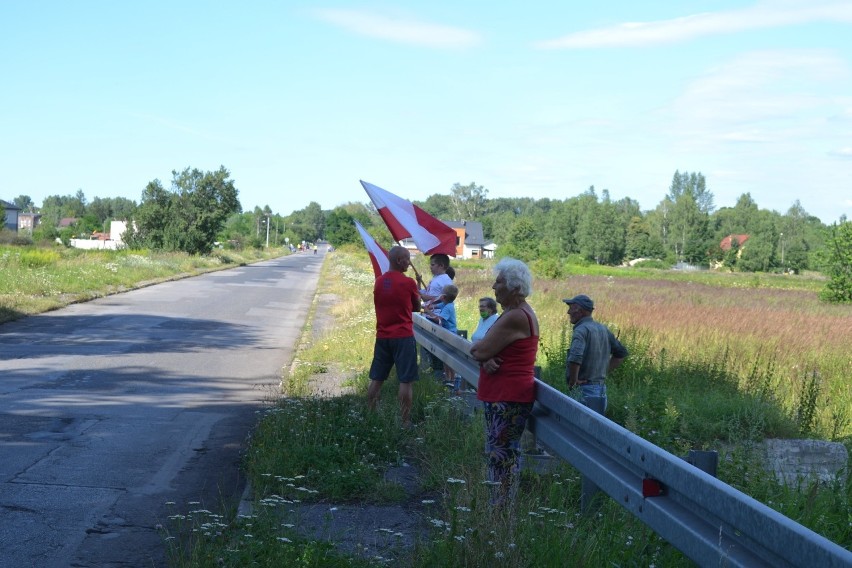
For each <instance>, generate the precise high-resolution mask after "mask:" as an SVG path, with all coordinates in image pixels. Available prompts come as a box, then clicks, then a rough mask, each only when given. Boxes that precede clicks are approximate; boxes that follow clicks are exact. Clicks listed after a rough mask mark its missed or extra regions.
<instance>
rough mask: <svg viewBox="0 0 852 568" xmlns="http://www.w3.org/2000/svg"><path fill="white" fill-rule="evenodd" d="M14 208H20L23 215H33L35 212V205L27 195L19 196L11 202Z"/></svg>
mask: <svg viewBox="0 0 852 568" xmlns="http://www.w3.org/2000/svg"><path fill="white" fill-rule="evenodd" d="M12 203H14V204H15V206H16V207H20V208H21V211H22V212H24V213H33V212H34V211H35V203H33V200H32V199H31V198H30V196H29V195H19V196H18V197H16V198H15V199H13V200H12Z"/></svg>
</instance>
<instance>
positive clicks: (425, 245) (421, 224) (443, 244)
mask: <svg viewBox="0 0 852 568" xmlns="http://www.w3.org/2000/svg"><path fill="white" fill-rule="evenodd" d="M361 185H362V186H364V190H365V191H366V192H367V195H369V196H370V199H371V200H372V201H373V204H374V205H375V206H376V209H378V211H379V215H381V217H382V219H383V220H384V222H385V225H387V226H388V230H389V231H390V234H391V236H393V238H394V239H396V240H397V241H401V240H403V239H405V238H408V237H411V239H412V240H413V241H414V244H416V245H417V248H418V249H420V252H422V253H423V254H437V253H443V254H446V255H448V256H449V257H450V258H453V257H455V256H456V231H455V229H452V228H450V227H448V226H447V225H445V224H444V223H442V222H441V221H439V220H438V219H435V218H434V217H432V216H431V215H429V214H428V213H426V212H425V211H423V210H422V209H421V208H419V207H418V206H416V205H414V204H413V203H411V202H410V201H406V200H405V199H403V198H401V197H398V196H396V195H394V194H393V193H391V192H389V191H386V190H384V189H382V188H380V187H378V186H375V185H373V184H371V183H367V182H366V181H363V180H362V181H361Z"/></svg>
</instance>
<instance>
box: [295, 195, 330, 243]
mask: <svg viewBox="0 0 852 568" xmlns="http://www.w3.org/2000/svg"><path fill="white" fill-rule="evenodd" d="M287 230H288V232H289V234H292V235H293V237H292V238H293V239H294V240H295V241H296V242H297V243H298V242H301V241H305V242H308V243H313V242H316V241H318V240H319V239H320V238H322V236H323V233H324V230H325V215H324V214H323V211H322V207H320V204H319V203H317V202H316V201H311V202H310V203H309V204H308V206H307V207H305V208H304V209H300V210H298V211H293V212H292V213H291V214H290V215H289V216H288V217H287Z"/></svg>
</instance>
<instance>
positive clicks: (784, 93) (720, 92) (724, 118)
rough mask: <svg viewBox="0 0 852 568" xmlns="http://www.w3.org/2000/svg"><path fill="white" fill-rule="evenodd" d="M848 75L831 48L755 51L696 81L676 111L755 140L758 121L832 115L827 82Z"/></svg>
mask: <svg viewBox="0 0 852 568" xmlns="http://www.w3.org/2000/svg"><path fill="white" fill-rule="evenodd" d="M848 75H849V70H848V68H847V66H846V64H845V63H844V62H843V61H842V60H841V59H839V58H838V57H837V56H836V55H834V54H832V53H830V52H827V51H823V50H771V51H755V52H751V53H746V54H743V55H741V56H738V57H736V58H734V59H732V60H730V61H728V62H727V63H725V64H724V65H720V66H717V67H715V68H713V69H711V70H710V71H708V72H707V73H706V74H705V75H704V76H702V77H700V78H698V79H697V80H695V81H693V82H692V83H691V84H690V85H689V86H688V87H687V88H686V89H685V90H684V92H683V94H682V95H681V96H680V97H678V98H677V99H676V100H675V101H674V103H673V105H672V107H671V110H672V111H673V112H674V114H675V115H676V116H678V117H679V119H680V120H681V121H683V122H684V123H692V124H695V123H696V122H700V123H704V125H707V126H709V125H711V124H712V125H715V126H716V127H717V128H718V129H719V130H722V131H724V132H725V133H726V134H725V135H726V136H727V137H729V139H736V138H737V136H733V135H732V133H733V132H737V133H739V134H740V138H743V137H744V136H743V134H744V133H748V136H747V137H748V138H750V139H753V140H754V139H759V138H762V137H763V135H762V134H760V133H759V130H758V127H757V125H761V124H762V125H763V126H766V125H767V124H768V122H767V121H773V120H782V121H783V120H806V119H807V118H808V114H807V113H808V112H809V111H814V112H817V113H818V114H820V115H823V116H824V118H826V119H827V117H828V116H829V115H831V114H833V113H834V112H836V111H834V109H835V107H836V104H833V102H832V100H831V99H832V97H831V95H829V94H827V93H826V92H824V89H825V85H826V83H831V82H833V81H835V80H838V79H842V78H845V77H847V76H848ZM797 117H799V118H797ZM802 117H804V118H802Z"/></svg>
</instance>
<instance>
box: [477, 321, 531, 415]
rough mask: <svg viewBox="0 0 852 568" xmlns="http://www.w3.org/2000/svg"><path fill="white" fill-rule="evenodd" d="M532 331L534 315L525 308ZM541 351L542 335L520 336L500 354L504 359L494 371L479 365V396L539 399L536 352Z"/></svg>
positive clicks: (492, 399) (504, 399)
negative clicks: (486, 370)
mask: <svg viewBox="0 0 852 568" xmlns="http://www.w3.org/2000/svg"><path fill="white" fill-rule="evenodd" d="M524 314H526V316H527V321H528V322H529V325H530V332H532V317H531V316H530V315H529V314H528V313H527V312H526V310H524ZM537 353H538V336H537V335H530V336H529V337H525V338H523V339H518V340H517V341H514V342H512V343H510V344H509V345H507V346H506V347H505V348H503V351H501V352H500V353H498V354H497V357H500V358H502V359H503V363H502V364H501V365H500V368H499V369H498V370H497V372H496V373H494V374H493V375H489V374H488V373H486V372H485V370H484V369H481V368H480V369H479V387H478V389H477V393H476V398H478V399H479V400H482V401H484V402H533V401H535V376H534V375H533V367H534V366H535V356H536V354H537Z"/></svg>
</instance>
